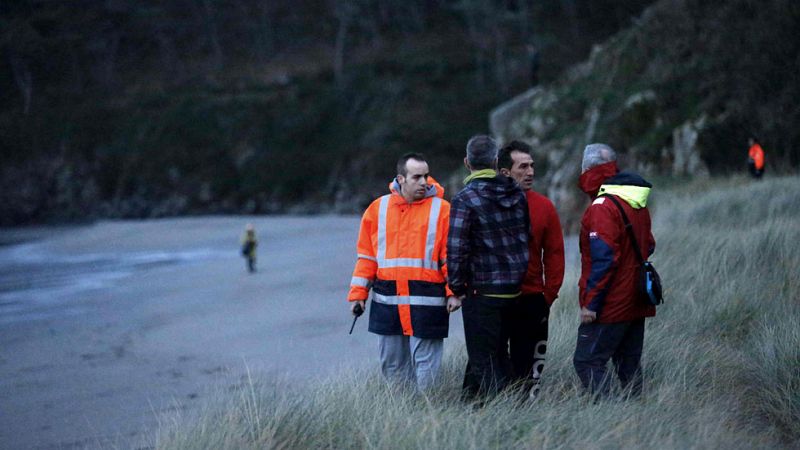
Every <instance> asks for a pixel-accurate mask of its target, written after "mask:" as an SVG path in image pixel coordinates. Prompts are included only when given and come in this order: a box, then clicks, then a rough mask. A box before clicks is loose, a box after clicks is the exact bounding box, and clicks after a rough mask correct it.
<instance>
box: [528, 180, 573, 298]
mask: <svg viewBox="0 0 800 450" xmlns="http://www.w3.org/2000/svg"><path fill="white" fill-rule="evenodd" d="M525 197H526V198H527V200H528V211H529V214H530V218H531V239H530V240H529V241H528V249H529V251H530V256H529V257H528V272H527V273H526V274H525V280H524V281H523V283H522V293H523V294H538V293H543V294H544V298H545V300H546V301H547V304H548V305H552V304H553V302H554V301H555V300H556V298H558V291H559V289H561V283H562V282H563V281H564V235H563V233H562V231H561V222H560V221H559V220H558V213H556V208H555V206H553V203H552V202H551V201H550V200H549V199H548V198H547V197H545V196H544V195H541V194H538V193H536V192H534V191H527V192H526V193H525Z"/></svg>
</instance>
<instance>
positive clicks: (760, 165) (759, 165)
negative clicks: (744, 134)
mask: <svg viewBox="0 0 800 450" xmlns="http://www.w3.org/2000/svg"><path fill="white" fill-rule="evenodd" d="M747 145H749V146H750V150H748V152H747V167H748V169H750V175H752V176H753V178H755V179H759V178H761V176H762V175H764V149H763V148H761V144H759V143H758V140H757V139H756V138H753V137H751V138H750V139H748V140H747Z"/></svg>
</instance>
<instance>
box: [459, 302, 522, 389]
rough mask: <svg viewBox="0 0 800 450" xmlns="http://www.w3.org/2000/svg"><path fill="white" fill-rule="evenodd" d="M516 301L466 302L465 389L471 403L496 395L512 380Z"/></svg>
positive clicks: (464, 313)
mask: <svg viewBox="0 0 800 450" xmlns="http://www.w3.org/2000/svg"><path fill="white" fill-rule="evenodd" d="M515 301H516V299H505V298H494V297H484V296H482V295H468V296H467V298H466V299H464V302H463V304H462V306H461V311H462V316H463V318H464V340H465V341H466V344H467V356H468V357H469V362H468V363H467V369H466V373H465V374H464V385H463V388H464V397H465V399H467V400H469V399H475V398H479V397H483V396H485V395H493V394H496V393H497V392H499V391H502V390H503V389H505V387H506V386H507V385H508V384H509V383H510V382H511V380H512V376H513V369H512V367H511V359H510V357H509V354H508V339H509V336H510V330H511V321H512V316H513V311H514V310H513V306H514V302H515Z"/></svg>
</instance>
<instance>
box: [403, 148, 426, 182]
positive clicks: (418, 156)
mask: <svg viewBox="0 0 800 450" xmlns="http://www.w3.org/2000/svg"><path fill="white" fill-rule="evenodd" d="M409 159H416V160H417V161H420V162H424V163H426V162H428V161H426V160H425V156H424V155H423V154H422V153H406V154H405V155H403V156H401V157H400V159H398V160H397V174H398V175H402V176H406V175H407V174H408V172H407V171H406V163H407V162H408V160H409Z"/></svg>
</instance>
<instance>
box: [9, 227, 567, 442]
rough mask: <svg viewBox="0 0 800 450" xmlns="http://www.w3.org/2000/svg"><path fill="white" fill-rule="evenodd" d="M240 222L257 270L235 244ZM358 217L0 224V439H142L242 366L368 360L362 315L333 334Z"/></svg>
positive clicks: (304, 371)
mask: <svg viewBox="0 0 800 450" xmlns="http://www.w3.org/2000/svg"><path fill="white" fill-rule="evenodd" d="M247 222H252V223H254V225H255V227H256V230H257V232H258V237H259V240H260V244H259V248H258V255H259V259H258V271H257V272H256V273H255V274H249V273H247V271H246V270H245V263H244V260H243V259H242V258H241V257H240V255H239V236H240V233H241V231H242V230H243V229H244V226H245V224H246V223H247ZM358 226H359V218H358V217H355V216H350V217H338V216H320V217H269V218H266V217H264V218H252V217H196V218H184V219H164V220H148V221H107V222H100V223H97V224H94V225H87V226H78V227H66V228H65V227H59V228H46V227H45V228H41V227H39V228H35V229H13V230H8V229H7V230H3V231H2V241H3V242H6V243H7V244H6V245H5V246H3V247H0V405H1V406H0V448H45V449H49V448H83V447H108V446H110V445H118V446H120V447H122V448H140V447H147V446H148V445H152V442H153V441H152V438H153V436H154V433H155V430H157V428H158V420H159V418H163V417H165V416H169V413H170V412H172V411H175V410H176V409H180V410H181V411H182V412H191V411H192V410H194V409H196V408H198V406H200V405H203V404H204V402H205V401H207V400H209V398H212V397H213V396H214V395H215V393H217V394H218V393H219V392H221V391H223V392H224V391H225V390H228V389H230V388H231V387H234V386H237V385H240V384H241V383H243V382H244V381H245V380H246V379H247V377H248V371H249V374H250V376H252V377H253V378H254V379H256V380H257V381H259V382H266V383H269V382H274V381H275V380H291V382H292V383H294V384H297V383H310V382H314V380H319V379H324V378H327V377H332V376H336V374H337V373H339V372H341V371H342V370H346V369H348V368H367V369H369V370H374V371H375V372H376V373H377V371H378V364H377V339H376V338H375V336H374V335H372V334H370V333H368V332H367V319H366V316H365V317H362V318H361V319H360V320H359V321H358V323H357V325H356V328H355V331H354V332H353V335H351V336H350V335H348V334H347V331H348V330H349V327H350V324H351V320H352V316H350V315H349V311H348V306H347V304H346V303H345V298H346V294H347V289H348V284H349V280H350V276H351V273H352V268H353V263H354V261H355V248H354V246H355V240H356V237H357V234H358ZM573 247H574V245H573V244H572V243H571V242H568V249H567V254H568V255H569V256H570V258H568V265H570V264H574V261H575V259H574V258H572V256H574V254H575V253H576V251H575V249H574V248H573ZM570 260H572V261H573V262H570ZM450 335H451V339H447V340H446V347H445V351H446V352H447V351H451V350H452V349H454V348H455V347H456V346H463V328H462V323H461V313H460V311H459V312H457V313H455V314H453V316H451V330H450Z"/></svg>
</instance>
